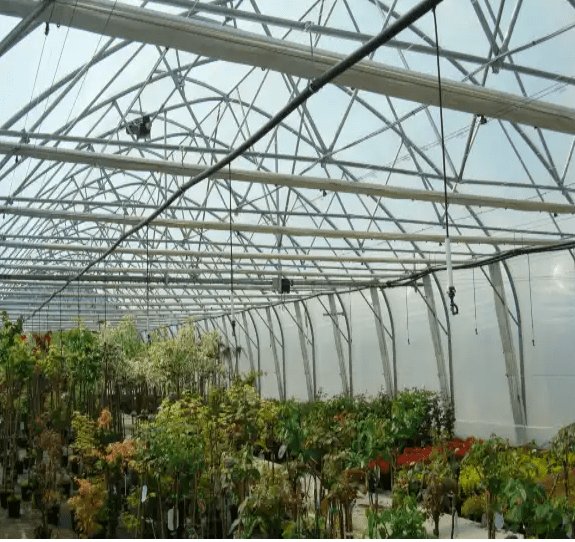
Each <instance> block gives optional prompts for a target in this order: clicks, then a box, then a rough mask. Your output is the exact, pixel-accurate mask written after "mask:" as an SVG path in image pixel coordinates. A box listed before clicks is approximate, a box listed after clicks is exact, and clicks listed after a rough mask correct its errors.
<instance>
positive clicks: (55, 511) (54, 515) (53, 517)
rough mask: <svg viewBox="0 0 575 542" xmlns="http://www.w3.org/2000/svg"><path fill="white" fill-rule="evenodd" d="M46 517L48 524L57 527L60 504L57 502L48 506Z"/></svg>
mask: <svg viewBox="0 0 575 542" xmlns="http://www.w3.org/2000/svg"><path fill="white" fill-rule="evenodd" d="M47 518H48V523H49V524H50V525H55V526H56V527H57V526H58V525H59V524H60V505H59V504H53V505H52V506H50V508H48V511H47Z"/></svg>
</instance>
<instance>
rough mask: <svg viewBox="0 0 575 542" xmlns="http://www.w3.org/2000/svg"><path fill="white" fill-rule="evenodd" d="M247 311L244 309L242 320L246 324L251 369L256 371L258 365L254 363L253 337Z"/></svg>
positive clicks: (245, 331) (245, 330)
mask: <svg viewBox="0 0 575 542" xmlns="http://www.w3.org/2000/svg"><path fill="white" fill-rule="evenodd" d="M246 312H247V311H243V312H242V322H243V324H244V333H245V334H246V345H247V349H248V360H249V362H250V370H252V371H255V370H256V366H255V363H254V352H253V350H252V338H251V337H250V334H249V333H248V329H249V328H248V317H247V316H246Z"/></svg>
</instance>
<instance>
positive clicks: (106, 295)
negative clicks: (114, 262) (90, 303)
mask: <svg viewBox="0 0 575 542" xmlns="http://www.w3.org/2000/svg"><path fill="white" fill-rule="evenodd" d="M106 280H107V277H106V275H105V274H104V327H106V322H107V321H108V289H107V288H106V286H107V284H106Z"/></svg>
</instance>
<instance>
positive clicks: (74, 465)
mask: <svg viewBox="0 0 575 542" xmlns="http://www.w3.org/2000/svg"><path fill="white" fill-rule="evenodd" d="M70 471H71V472H72V474H73V475H74V476H78V474H80V462H79V461H78V460H77V459H73V460H72V461H70Z"/></svg>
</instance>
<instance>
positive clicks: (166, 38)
mask: <svg viewBox="0 0 575 542" xmlns="http://www.w3.org/2000/svg"><path fill="white" fill-rule="evenodd" d="M38 4H39V2H38V1H35V0H0V13H1V14H5V15H13V16H17V17H21V18H24V17H27V16H28V15H29V14H30V13H31V12H32V11H34V10H35V9H37V7H38ZM190 7H193V5H192V6H190ZM41 17H43V20H47V19H48V18H51V20H52V21H70V24H71V26H73V27H74V28H78V29H81V30H85V31H88V32H94V33H97V34H102V33H103V34H105V35H108V36H112V37H117V38H123V39H127V40H132V41H135V42H144V43H149V44H154V45H158V46H163V47H169V48H173V49H177V50H180V51H187V52H190V53H195V54H198V55H202V56H206V57H210V58H217V59H221V60H225V61H229V62H236V63H240V64H247V65H249V66H258V67H261V68H264V69H270V70H274V71H277V72H281V73H286V74H290V75H293V76H297V77H304V78H314V77H317V76H318V75H320V74H322V73H324V72H325V71H327V70H328V69H329V68H331V67H332V66H334V65H335V64H336V63H337V62H339V61H340V60H342V59H343V58H344V55H342V54H338V53H334V52H329V51H325V50H321V49H314V50H313V51H310V49H309V47H306V46H303V45H299V44H296V43H290V42H289V41H283V40H280V39H274V38H270V37H267V36H262V35H259V34H253V33H249V32H245V31H240V30H238V29H236V28H232V27H230V26H221V25H217V24H212V23H208V22H205V21H199V20H197V19H192V18H184V17H181V16H178V15H171V14H167V13H165V12H161V11H157V10H152V9H146V8H140V7H135V6H130V5H127V4H125V3H123V2H111V1H109V0H55V6H54V9H51V10H50V11H49V12H48V14H47V13H46V12H44V14H42V16H41ZM334 83H338V84H341V85H345V86H348V87H353V88H356V89H359V90H366V91H369V92H374V93H377V94H382V95H385V96H392V97H395V98H401V99H405V100H409V101H414V102H418V103H424V104H430V105H438V103H439V97H438V90H437V78H436V77H434V76H429V75H425V74H422V73H418V72H414V71H409V70H405V69H399V68H392V67H390V66H386V65H384V64H380V63H377V62H373V61H369V60H364V61H362V62H359V63H358V64H356V65H355V66H354V67H352V68H350V69H349V70H347V71H346V72H345V73H343V74H342V75H341V76H339V77H338V78H337V79H335V81H334ZM442 92H443V106H444V107H446V108H448V109H453V110H456V111H463V112H468V113H473V114H475V115H484V116H485V117H489V118H497V119H503V120H509V121H512V122H517V123H519V124H525V125H529V126H537V127H539V128H545V129H548V130H552V131H558V132H565V133H569V134H575V110H573V109H570V108H567V107H562V106H557V105H552V104H549V103H544V102H540V101H537V100H533V99H532V98H529V97H527V98H524V97H522V96H518V95H514V94H508V93H504V92H500V91H495V90H489V89H486V88H483V87H474V86H471V85H469V84H464V83H459V82H455V81H450V80H446V79H445V80H443V81H442Z"/></svg>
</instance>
